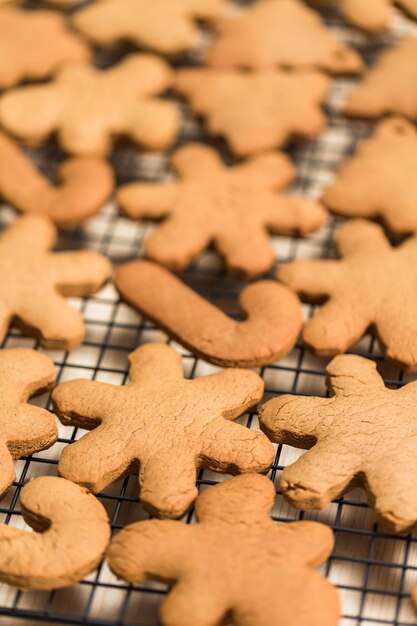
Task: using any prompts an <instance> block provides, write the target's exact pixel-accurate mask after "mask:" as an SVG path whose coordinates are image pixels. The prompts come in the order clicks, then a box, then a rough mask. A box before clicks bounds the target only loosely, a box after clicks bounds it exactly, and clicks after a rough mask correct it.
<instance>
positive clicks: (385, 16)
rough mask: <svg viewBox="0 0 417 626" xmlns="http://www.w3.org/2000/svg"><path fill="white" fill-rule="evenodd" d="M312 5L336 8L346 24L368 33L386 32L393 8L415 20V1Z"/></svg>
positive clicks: (334, 0)
mask: <svg viewBox="0 0 417 626" xmlns="http://www.w3.org/2000/svg"><path fill="white" fill-rule="evenodd" d="M310 2H311V3H312V4H316V5H320V6H323V5H328V6H337V7H338V8H339V9H340V12H341V13H342V15H343V16H344V17H345V18H346V19H347V21H348V22H350V23H351V24H353V25H354V26H357V27H358V28H361V29H362V30H364V31H366V32H369V33H379V32H381V31H384V30H386V29H387V28H388V27H389V25H390V22H391V18H392V17H393V10H392V8H393V6H394V5H396V6H398V7H399V8H400V9H403V11H405V12H406V13H407V14H408V15H409V16H410V17H414V18H417V0H366V2H364V0H310Z"/></svg>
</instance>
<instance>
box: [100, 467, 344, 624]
mask: <svg viewBox="0 0 417 626" xmlns="http://www.w3.org/2000/svg"><path fill="white" fill-rule="evenodd" d="M274 499H275V489H274V486H273V483H272V482H271V481H270V480H269V479H268V478H266V477H265V476H258V475H254V474H249V475H246V476H237V477H235V478H232V479H231V480H226V481H224V482H222V483H220V484H218V485H216V486H214V487H210V488H208V489H207V490H205V491H204V492H203V493H201V495H200V496H199V497H198V499H197V502H196V517H197V519H198V521H199V523H198V524H194V525H191V526H190V525H186V524H183V523H181V522H173V521H167V520H165V521H159V520H150V521H145V522H137V523H134V524H131V525H130V526H127V527H126V528H125V529H123V530H122V531H121V532H120V533H118V534H117V535H116V536H115V537H114V539H113V540H112V542H111V544H110V548H109V551H108V563H109V565H110V568H111V569H112V570H113V572H114V573H115V574H116V575H117V576H119V577H120V578H123V579H124V580H127V581H129V582H131V583H138V582H140V581H142V580H143V579H145V578H151V579H157V580H163V581H167V582H170V583H171V582H173V583H174V584H173V587H172V589H171V591H170V592H169V593H168V597H167V599H166V600H165V602H164V603H163V605H162V609H161V621H162V623H163V624H164V626H174V624H175V626H191V625H192V626H206V625H208V624H210V625H211V626H217V625H219V626H220V624H223V623H226V616H229V615H233V623H234V624H236V626H271V625H272V624H288V625H289V624H291V625H292V626H305V625H306V624H308V625H309V626H336V625H337V623H338V619H339V611H340V609H339V599H338V594H337V591H336V589H335V588H334V587H333V586H332V585H331V584H330V583H329V582H328V581H327V580H326V579H325V578H324V577H323V576H322V575H321V574H319V573H318V572H315V571H314V570H313V568H314V567H318V566H319V565H321V564H322V563H323V562H324V561H325V559H326V558H327V557H328V556H329V554H330V552H331V550H332V545H333V536H332V531H331V529H330V528H328V527H326V526H324V525H323V524H319V523H317V522H293V523H289V524H278V523H276V522H273V521H272V520H271V518H270V517H269V514H270V511H271V509H272V507H273V504H274Z"/></svg>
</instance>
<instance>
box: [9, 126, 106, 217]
mask: <svg viewBox="0 0 417 626" xmlns="http://www.w3.org/2000/svg"><path fill="white" fill-rule="evenodd" d="M57 174H58V178H59V180H60V183H59V184H57V185H53V184H52V183H51V182H50V181H49V180H48V179H47V178H46V177H45V176H44V175H43V174H41V172H39V171H38V169H37V168H36V167H35V166H34V165H33V164H32V162H31V161H30V160H29V159H28V158H26V156H25V155H24V153H23V152H22V150H21V149H20V148H19V146H18V145H17V144H16V143H15V142H14V141H13V140H12V139H10V137H7V136H6V135H4V134H3V133H0V197H1V198H3V199H4V200H5V201H6V202H8V203H10V204H11V206H13V207H14V208H16V209H17V210H18V211H20V212H22V213H44V214H45V215H48V216H49V217H50V218H51V219H52V221H53V222H54V223H55V224H56V225H57V226H59V227H61V228H73V227H74V226H77V225H78V224H80V223H81V222H83V221H84V220H86V219H87V218H89V217H91V216H92V215H94V214H95V213H97V212H98V211H99V210H100V209H101V207H102V206H103V204H104V203H105V201H106V200H107V199H108V197H109V196H110V194H111V192H112V191H113V186H114V176H113V171H112V169H111V167H110V165H108V164H107V162H106V161H105V160H104V159H99V158H95V157H80V158H77V159H68V160H67V161H65V162H64V163H62V165H60V166H59V168H58V172H57Z"/></svg>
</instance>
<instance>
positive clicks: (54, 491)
mask: <svg viewBox="0 0 417 626" xmlns="http://www.w3.org/2000/svg"><path fill="white" fill-rule="evenodd" d="M20 506H21V511H22V515H23V519H24V520H25V522H26V523H27V524H29V526H31V527H32V528H33V530H34V531H35V532H32V533H31V532H27V531H26V530H22V529H20V528H14V527H12V526H6V525H2V526H1V527H0V580H1V581H3V582H6V583H8V584H9V585H15V586H16V587H19V588H20V589H56V588H59V587H67V586H68V585H72V584H74V583H76V582H78V581H79V580H81V579H82V578H83V577H84V576H86V575H87V574H89V573H90V572H92V571H93V570H94V569H95V568H96V567H97V565H98V564H99V563H100V561H101V560H102V558H103V555H104V553H105V551H106V548H107V545H108V543H109V540H110V524H109V521H108V518H107V513H106V511H105V509H104V507H103V505H102V504H101V503H100V502H99V501H98V500H97V498H95V497H94V496H93V495H92V494H90V493H88V492H87V490H86V489H83V488H82V487H79V486H78V485H74V484H73V483H71V482H70V481H69V480H64V479H63V478H57V477H56V476H41V477H39V478H35V479H34V480H31V481H30V482H29V483H27V484H26V485H25V486H24V487H23V489H22V491H21V493H20Z"/></svg>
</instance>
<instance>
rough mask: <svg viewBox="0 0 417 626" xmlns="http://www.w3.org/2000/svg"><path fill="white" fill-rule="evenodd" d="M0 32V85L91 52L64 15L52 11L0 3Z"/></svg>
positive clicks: (86, 58)
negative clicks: (70, 28)
mask: <svg viewBox="0 0 417 626" xmlns="http://www.w3.org/2000/svg"><path fill="white" fill-rule="evenodd" d="M0 33H1V37H0V89H5V88H7V87H11V86H12V85H16V84H17V83H19V82H21V81H22V80H26V79H27V80H33V79H41V78H46V77H48V76H50V75H51V74H53V73H54V72H56V71H57V70H59V69H60V68H63V67H64V66H66V65H70V64H71V63H79V62H82V61H84V62H87V61H89V59H90V56H91V55H90V51H89V48H88V47H87V46H86V45H85V44H84V43H83V41H82V40H81V39H80V38H79V37H77V35H76V34H75V33H72V32H70V31H69V30H68V29H67V28H66V23H65V19H64V17H63V16H61V15H57V14H56V13H53V12H52V11H36V12H34V11H25V10H23V9H19V8H17V7H11V6H10V7H9V6H7V7H6V6H2V8H1V11H0ZM45 42H48V45H45ZM32 115H33V116H34V117H37V115H34V114H33V113H32ZM32 115H31V117H32Z"/></svg>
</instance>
